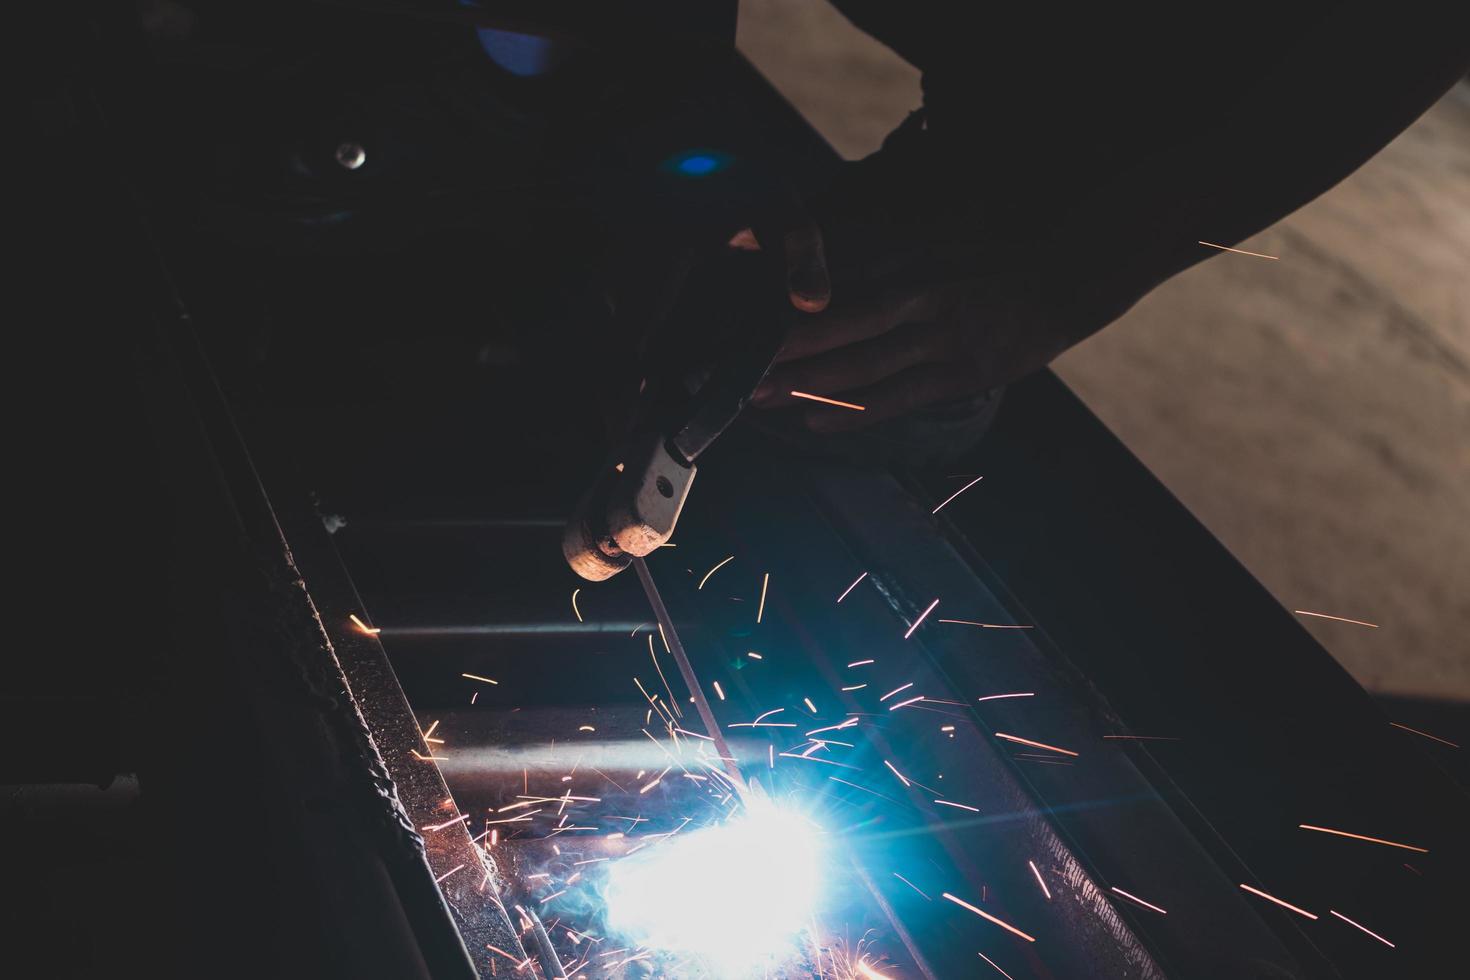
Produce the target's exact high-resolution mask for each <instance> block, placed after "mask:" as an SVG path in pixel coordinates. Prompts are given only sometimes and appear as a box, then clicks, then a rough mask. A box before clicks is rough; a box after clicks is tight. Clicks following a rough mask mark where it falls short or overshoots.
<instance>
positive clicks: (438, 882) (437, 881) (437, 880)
mask: <svg viewBox="0 0 1470 980" xmlns="http://www.w3.org/2000/svg"><path fill="white" fill-rule="evenodd" d="M463 867H464V865H462V864H456V865H455V866H454V867H452V868H450V869H449V870H448V871H446V872H444V873H443V874H442V875H440V876H439V877H437V878H435V879H434V884H436V885H442V884H443V883H444V879H445V878H448V877H449V876H450V875H452V874H454V873H455V872H456V871H458V870H459V869H460V868H463Z"/></svg>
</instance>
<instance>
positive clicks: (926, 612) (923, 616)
mask: <svg viewBox="0 0 1470 980" xmlns="http://www.w3.org/2000/svg"><path fill="white" fill-rule="evenodd" d="M937 605H939V600H938V599H935V600H934V601H933V602H931V603H929V608H928V609H925V610H924V611H923V612H921V613H919V618H918V619H916V620H914V625H912V626H910V627H909V631H908V632H907V633H905V634H904V635H903V638H904V639H905V640H907V639H908V638H909V637H911V636H913V635H914V630H916V629H918V628H919V624H920V623H922V622H923V621H924V620H925V619H927V618H928V616H929V614H930V613H932V612H933V611H934V607H935V606H937Z"/></svg>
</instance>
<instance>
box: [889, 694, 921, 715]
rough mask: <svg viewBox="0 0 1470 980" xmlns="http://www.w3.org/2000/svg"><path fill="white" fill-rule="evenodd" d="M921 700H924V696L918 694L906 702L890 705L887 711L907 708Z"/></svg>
mask: <svg viewBox="0 0 1470 980" xmlns="http://www.w3.org/2000/svg"><path fill="white" fill-rule="evenodd" d="M922 700H924V695H922V694H920V695H919V696H918V697H913V698H909V699H908V700H907V701H900V702H898V704H894V705H890V706H889V708H888V710H889V711H897V710H898V709H899V708H907V707H908V706H909V705H911V704H918V703H919V702H920V701H922Z"/></svg>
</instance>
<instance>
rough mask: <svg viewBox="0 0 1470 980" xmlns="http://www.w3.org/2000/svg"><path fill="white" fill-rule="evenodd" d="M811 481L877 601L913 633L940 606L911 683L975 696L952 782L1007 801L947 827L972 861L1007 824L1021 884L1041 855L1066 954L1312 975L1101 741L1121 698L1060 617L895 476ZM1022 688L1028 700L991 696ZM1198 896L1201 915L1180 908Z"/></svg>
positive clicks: (809, 474) (912, 664)
mask: <svg viewBox="0 0 1470 980" xmlns="http://www.w3.org/2000/svg"><path fill="white" fill-rule="evenodd" d="M801 480H802V482H803V483H804V484H805V485H806V486H807V487H808V489H809V492H810V493H811V496H812V499H813V500H814V501H815V503H816V504H817V506H818V507H819V509H820V510H821V511H822V513H823V514H824V515H825V516H826V518H827V520H829V521H830V522H831V523H832V525H833V526H834V527H835V528H836V529H837V530H838V531H839V533H841V534H842V536H843V538H844V539H845V540H846V541H847V542H848V543H849V546H850V547H851V548H852V549H853V560H854V561H855V562H857V563H858V564H859V565H860V567H861V568H863V569H866V570H867V571H868V580H867V581H868V582H869V583H871V587H870V590H869V591H868V593H867V595H868V596H869V597H870V598H869V601H871V602H874V604H879V603H881V605H882V606H884V607H886V609H887V610H888V611H889V613H890V615H892V616H894V617H896V618H897V619H898V620H899V621H900V622H902V623H906V624H910V625H912V624H914V623H916V622H917V620H918V619H919V617H920V615H921V614H922V613H924V612H925V610H926V609H929V607H930V603H932V602H933V601H934V600H935V599H938V601H939V604H938V606H937V607H936V608H934V609H933V610H932V611H931V612H930V615H929V617H928V618H926V619H925V620H924V622H923V623H922V624H921V625H920V627H919V628H918V629H917V630H915V631H914V633H913V635H912V636H911V637H910V639H909V640H907V641H906V642H907V643H909V644H913V645H914V646H915V647H916V648H918V649H919V650H922V651H923V653H922V655H919V656H914V657H912V658H910V659H908V661H907V664H908V669H907V672H906V674H905V676H906V677H907V676H910V675H911V679H912V681H913V683H914V690H916V691H928V690H935V689H938V690H945V691H960V692H964V694H965V695H968V697H966V698H964V700H965V701H968V706H967V707H966V708H964V709H961V712H960V713H961V714H963V715H965V716H966V718H965V720H964V721H960V720H958V719H955V720H954V724H955V726H956V733H955V734H956V738H957V739H965V738H969V739H971V740H972V741H973V747H974V748H973V751H972V752H971V753H970V754H969V755H967V756H966V758H965V765H964V766H963V767H959V768H956V769H955V770H954V771H951V770H950V769H948V768H946V770H945V785H946V787H947V788H948V789H949V790H950V791H955V790H956V788H957V787H958V786H963V787H964V794H963V795H959V796H957V798H961V799H975V800H977V801H981V802H982V803H983V802H984V801H990V805H989V806H984V805H982V807H981V809H982V810H983V811H984V812H985V814H986V815H985V816H981V817H977V818H976V821H975V824H976V825H975V826H972V827H964V826H962V825H961V824H953V825H949V826H946V825H940V827H939V828H938V829H937V833H938V836H939V839H940V840H941V841H943V842H944V844H945V847H946V849H947V850H949V851H950V853H951V855H952V857H953V859H954V860H955V861H956V863H957V864H958V865H960V866H964V865H965V864H966V863H968V862H969V861H971V860H973V856H974V855H976V854H978V853H982V852H983V848H984V847H985V845H984V844H983V843H982V840H983V835H984V834H985V833H987V832H991V833H993V832H994V831H995V830H996V829H997V821H999V822H1000V823H1001V824H1003V825H1004V826H1005V830H1006V832H1007V833H1008V834H1015V835H1019V837H1018V839H1017V844H1018V845H1019V846H1017V847H1016V848H1015V850H1013V851H1012V856H1011V861H1012V863H1013V867H1014V868H1015V869H1017V870H1018V871H1019V872H1020V880H1018V881H1017V882H1016V883H1015V884H1016V886H1017V887H1018V888H1028V889H1029V891H1030V892H1032V893H1033V894H1035V893H1037V892H1038V891H1039V889H1038V886H1037V883H1036V882H1035V881H1030V882H1026V880H1025V879H1026V877H1028V876H1030V875H1031V872H1030V870H1029V869H1028V868H1027V866H1026V862H1027V861H1028V860H1030V861H1035V863H1036V865H1037V867H1038V868H1039V869H1040V872H1041V874H1042V875H1043V876H1044V877H1045V878H1046V879H1047V880H1049V881H1051V882H1052V885H1051V886H1050V887H1051V895H1050V897H1049V898H1048V900H1047V902H1046V904H1045V909H1046V912H1047V913H1048V914H1047V916H1046V918H1045V919H1044V920H1043V921H1044V923H1045V924H1044V925H1043V926H1042V927H1041V928H1043V929H1046V930H1048V931H1050V930H1053V929H1054V930H1058V934H1057V937H1056V938H1057V940H1058V944H1059V945H1061V946H1063V947H1065V948H1066V949H1067V950H1070V951H1074V952H1084V951H1085V953H1084V955H1085V959H1086V960H1087V961H1088V962H1090V963H1091V964H1092V966H1091V967H1090V968H1089V969H1090V970H1091V971H1092V974H1091V975H1100V976H1138V975H1142V976H1165V975H1178V976H1188V977H1201V978H1207V977H1219V978H1221V980H1225V978H1229V977H1242V976H1255V975H1257V973H1256V972H1254V971H1256V970H1257V967H1258V965H1260V964H1273V965H1274V967H1275V968H1276V969H1278V970H1281V971H1284V975H1290V976H1306V975H1307V974H1306V973H1304V972H1302V968H1301V967H1300V966H1298V965H1296V963H1295V958H1294V957H1293V956H1292V954H1290V953H1289V952H1288V951H1287V950H1286V948H1285V947H1284V946H1283V945H1282V944H1281V942H1280V941H1279V940H1278V939H1277V938H1276V936H1275V935H1274V933H1273V932H1272V930H1271V929H1270V928H1269V927H1268V926H1267V925H1266V924H1265V922H1263V921H1262V919H1261V917H1260V915H1259V913H1258V911H1257V910H1256V909H1255V908H1253V907H1252V906H1251V905H1250V903H1249V899H1248V897H1247V896H1244V895H1243V894H1242V893H1241V892H1240V890H1239V889H1238V888H1236V886H1235V882H1234V881H1232V880H1231V878H1230V877H1229V876H1228V875H1227V874H1226V873H1225V872H1224V871H1223V870H1222V868H1221V866H1220V865H1219V864H1218V862H1217V860H1216V858H1215V856H1214V855H1213V854H1212V853H1210V851H1209V850H1207V849H1206V848H1204V847H1203V846H1201V843H1200V840H1199V838H1198V836H1197V828H1194V827H1191V826H1188V825H1186V824H1185V823H1184V822H1183V821H1181V820H1180V819H1179V818H1178V817H1177V816H1176V815H1175V812H1174V810H1173V808H1172V806H1171V805H1170V803H1169V802H1167V801H1166V800H1165V799H1164V797H1163V796H1162V795H1161V793H1160V790H1159V789H1158V788H1157V787H1156V786H1155V785H1154V783H1153V782H1152V781H1151V780H1150V779H1149V778H1148V777H1147V776H1146V775H1145V774H1144V773H1142V772H1141V771H1139V769H1138V768H1137V767H1136V766H1135V765H1134V763H1133V761H1132V760H1131V758H1130V757H1129V756H1128V754H1127V753H1126V751H1125V750H1124V749H1122V748H1121V747H1118V746H1117V745H1116V744H1111V745H1110V744H1109V743H1108V742H1106V741H1103V740H1102V739H1101V736H1102V735H1103V734H1106V733H1109V732H1112V731H1116V730H1117V729H1118V722H1117V719H1116V717H1115V716H1114V714H1113V712H1112V711H1111V709H1110V707H1109V705H1108V704H1107V702H1106V700H1105V699H1104V698H1103V697H1102V696H1101V695H1100V693H1099V692H1098V691H1097V690H1096V689H1095V688H1094V687H1092V685H1090V684H1089V683H1088V682H1087V680H1086V678H1085V677H1083V676H1082V675H1081V674H1080V673H1078V672H1077V671H1076V670H1075V669H1074V668H1072V667H1071V666H1070V665H1069V664H1068V663H1067V661H1066V659H1065V657H1064V656H1062V655H1060V654H1059V653H1058V651H1056V650H1055V649H1052V648H1050V647H1049V643H1048V639H1047V636H1046V634H1045V627H1044V624H1037V623H1034V622H1032V621H1031V620H1029V619H1028V618H1025V617H1026V612H1025V610H1024V608H1018V607H1016V606H1014V605H1012V604H1008V603H1007V602H1006V601H1004V597H1003V596H1002V595H998V594H997V593H996V592H995V591H994V590H993V589H992V588H991V587H990V586H987V585H986V584H984V583H983V582H982V581H981V580H980V579H979V578H978V577H977V576H976V574H975V572H974V570H973V569H972V567H971V566H970V565H969V563H968V562H967V561H966V560H965V558H964V557H963V556H962V555H961V553H960V552H958V551H957V550H956V549H955V547H954V545H953V544H952V543H951V542H950V540H948V537H947V534H946V529H945V528H943V527H941V526H940V525H938V524H936V522H935V520H934V519H933V517H932V516H931V514H930V513H929V511H928V509H927V508H925V507H923V506H922V505H920V504H919V502H918V501H917V500H915V498H914V496H913V495H912V494H911V493H910V492H908V491H907V490H906V489H905V488H904V487H903V486H902V485H901V484H900V483H899V482H897V481H896V480H894V479H893V478H892V477H889V476H886V475H874V474H871V473H864V472H861V471H856V470H853V469H850V468H843V467H830V466H814V467H807V468H805V469H804V472H803V474H802V477H801ZM797 550H798V551H799V549H797ZM851 602H852V599H851V598H849V599H848V600H847V602H846V603H844V605H847V604H850V603H851ZM944 619H951V620H963V621H967V622H959V623H955V622H950V623H945V622H942V621H941V620H944ZM969 623H986V624H991V625H994V626H1010V625H1018V626H1030V627H1032V628H1030V629H985V628H982V627H976V626H974V625H969ZM836 629H837V630H838V636H839V637H842V636H852V633H851V632H850V630H851V627H850V626H844V625H837V626H836ZM834 639H835V638H834ZM829 642H832V641H830V640H829ZM836 642H839V643H840V642H842V641H841V640H840V639H836ZM917 652H918V651H917V650H916V653H917ZM1007 693H1024V694H1026V695H1027V696H1025V697H1019V698H996V699H994V700H983V701H977V700H976V699H977V698H983V697H987V696H989V695H992V694H1007ZM946 696H947V695H940V697H946ZM996 733H1003V734H1006V735H1011V736H1016V737H1021V738H1030V739H1032V740H1038V739H1040V740H1043V741H1044V742H1045V744H1047V745H1049V746H1056V747H1060V748H1063V749H1066V750H1068V751H1069V753H1072V752H1075V753H1077V755H1076V756H1073V755H1070V754H1065V755H1064V754H1058V753H1056V752H1054V751H1049V750H1041V751H1035V750H1031V749H1028V748H1027V747H1026V746H1025V745H1018V744H1017V743H1014V742H1009V741H1005V740H1001V739H998V738H997V737H996ZM1009 750H1015V751H1009ZM895 751H897V749H896V748H895ZM1038 757H1047V758H1038ZM951 779H954V780H956V784H955V786H951V785H950V781H951ZM992 814H993V815H994V816H989V815H992ZM991 880H992V881H993V880H994V879H993V878H992V879H991ZM1114 885H1117V886H1120V887H1123V888H1124V889H1125V890H1127V891H1130V892H1132V893H1133V894H1137V895H1144V896H1150V897H1152V899H1153V900H1155V901H1156V902H1157V904H1159V905H1160V906H1164V907H1168V908H1170V914H1169V915H1168V916H1167V917H1165V916H1159V915H1157V914H1156V913H1149V912H1137V911H1135V909H1133V908H1131V907H1129V905H1128V903H1126V902H1125V901H1123V900H1121V899H1118V898H1117V897H1116V896H1115V895H1112V894H1111V893H1110V888H1111V887H1112V886H1114ZM995 887H997V888H998V887H999V886H995ZM1176 897H1177V899H1178V901H1177V902H1176V901H1174V899H1175V898H1176ZM1182 904H1187V908H1188V911H1186V912H1183V913H1182V914H1181V911H1180V910H1179V906H1180V905H1182ZM1058 913H1060V914H1058ZM1166 918H1167V921H1162V920H1165V919H1166ZM1064 937H1065V938H1064ZM1039 945H1040V943H1038V946H1039ZM1052 948H1054V945H1049V946H1048V949H1052ZM1038 953H1039V950H1038ZM1039 955H1051V954H1049V953H1048V954H1040V953H1039ZM1063 955H1064V956H1070V955H1072V953H1070V952H1069V953H1065V954H1063ZM1105 964H1111V965H1108V966H1105ZM1073 969H1077V970H1082V969H1084V966H1083V964H1081V963H1078V964H1076V965H1075V966H1074V967H1073ZM1060 972H1062V973H1066V974H1068V975H1071V974H1072V969H1066V970H1062V971H1060ZM1078 975H1081V974H1078Z"/></svg>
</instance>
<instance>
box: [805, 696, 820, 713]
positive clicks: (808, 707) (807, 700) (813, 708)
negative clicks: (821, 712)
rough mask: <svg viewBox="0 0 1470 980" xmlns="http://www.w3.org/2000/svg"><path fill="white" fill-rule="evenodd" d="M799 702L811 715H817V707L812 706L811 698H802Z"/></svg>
mask: <svg viewBox="0 0 1470 980" xmlns="http://www.w3.org/2000/svg"><path fill="white" fill-rule="evenodd" d="M801 700H802V701H803V702H804V703H805V704H806V706H807V709H808V710H810V711H811V713H812V714H816V713H817V706H816V705H814V704H812V699H811V698H802V699H801Z"/></svg>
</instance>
